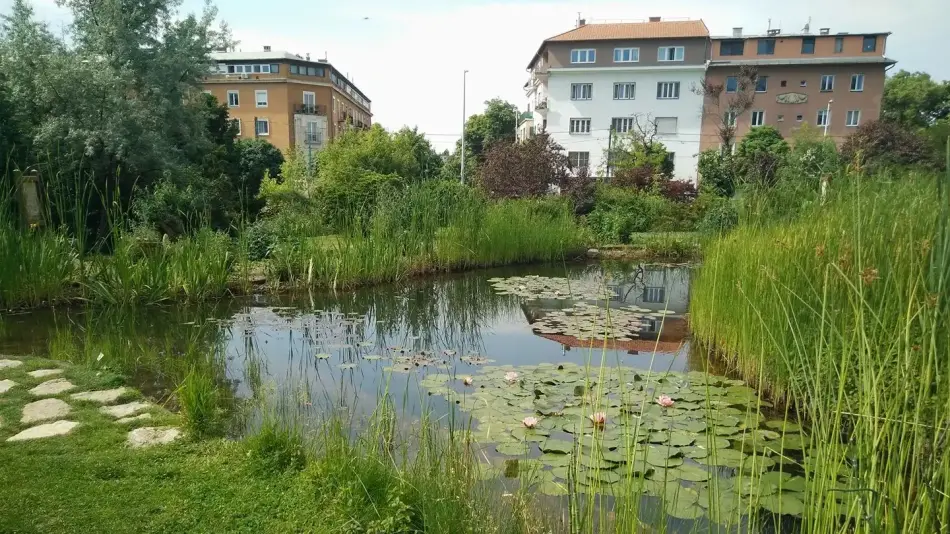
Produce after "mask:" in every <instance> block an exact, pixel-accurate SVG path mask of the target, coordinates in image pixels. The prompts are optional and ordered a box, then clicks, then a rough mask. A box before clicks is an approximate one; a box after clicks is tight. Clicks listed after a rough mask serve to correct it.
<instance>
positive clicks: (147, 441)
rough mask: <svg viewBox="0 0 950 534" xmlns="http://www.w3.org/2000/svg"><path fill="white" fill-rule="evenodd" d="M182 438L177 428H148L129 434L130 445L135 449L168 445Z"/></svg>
mask: <svg viewBox="0 0 950 534" xmlns="http://www.w3.org/2000/svg"><path fill="white" fill-rule="evenodd" d="M180 437H181V430H178V429H177V428H155V427H151V426H146V427H142V428H136V429H135V430H133V431H131V432H129V438H128V444H129V446H130V447H132V448H133V449H140V448H142V447H152V446H155V445H167V444H169V443H171V442H173V441H175V440H176V439H178V438H180Z"/></svg>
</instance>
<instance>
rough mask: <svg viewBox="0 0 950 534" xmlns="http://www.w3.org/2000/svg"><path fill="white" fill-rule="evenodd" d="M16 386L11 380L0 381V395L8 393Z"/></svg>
mask: <svg viewBox="0 0 950 534" xmlns="http://www.w3.org/2000/svg"><path fill="white" fill-rule="evenodd" d="M15 385H16V382H14V381H13V380H0V395H2V394H4V393H6V392H8V391H10V389H11V388H12V387H13V386H15Z"/></svg>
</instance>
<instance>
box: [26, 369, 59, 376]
mask: <svg viewBox="0 0 950 534" xmlns="http://www.w3.org/2000/svg"><path fill="white" fill-rule="evenodd" d="M62 373H63V370H62V369H37V370H36V371H30V372H29V373H26V374H28V375H30V376H32V377H33V378H45V377H47V376H53V375H59V374H62Z"/></svg>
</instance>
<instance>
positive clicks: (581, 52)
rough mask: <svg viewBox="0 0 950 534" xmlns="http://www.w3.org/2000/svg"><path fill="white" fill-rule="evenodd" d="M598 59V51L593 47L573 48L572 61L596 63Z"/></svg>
mask: <svg viewBox="0 0 950 534" xmlns="http://www.w3.org/2000/svg"><path fill="white" fill-rule="evenodd" d="M596 61H597V51H596V50H594V49H593V48H582V49H578V50H571V63H594V62H596Z"/></svg>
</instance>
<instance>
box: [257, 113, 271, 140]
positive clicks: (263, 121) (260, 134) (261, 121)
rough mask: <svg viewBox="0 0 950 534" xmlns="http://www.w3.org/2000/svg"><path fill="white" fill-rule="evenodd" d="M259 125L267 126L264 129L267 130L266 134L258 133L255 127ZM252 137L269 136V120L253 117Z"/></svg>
mask: <svg viewBox="0 0 950 534" xmlns="http://www.w3.org/2000/svg"><path fill="white" fill-rule="evenodd" d="M259 123H260V124H266V125H267V126H265V127H264V129H265V130H267V131H266V132H264V133H261V132H260V130H259V129H258V128H257V125H258V124H259ZM254 135H255V136H257V137H267V136H269V135H270V119H268V118H263V117H254Z"/></svg>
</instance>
